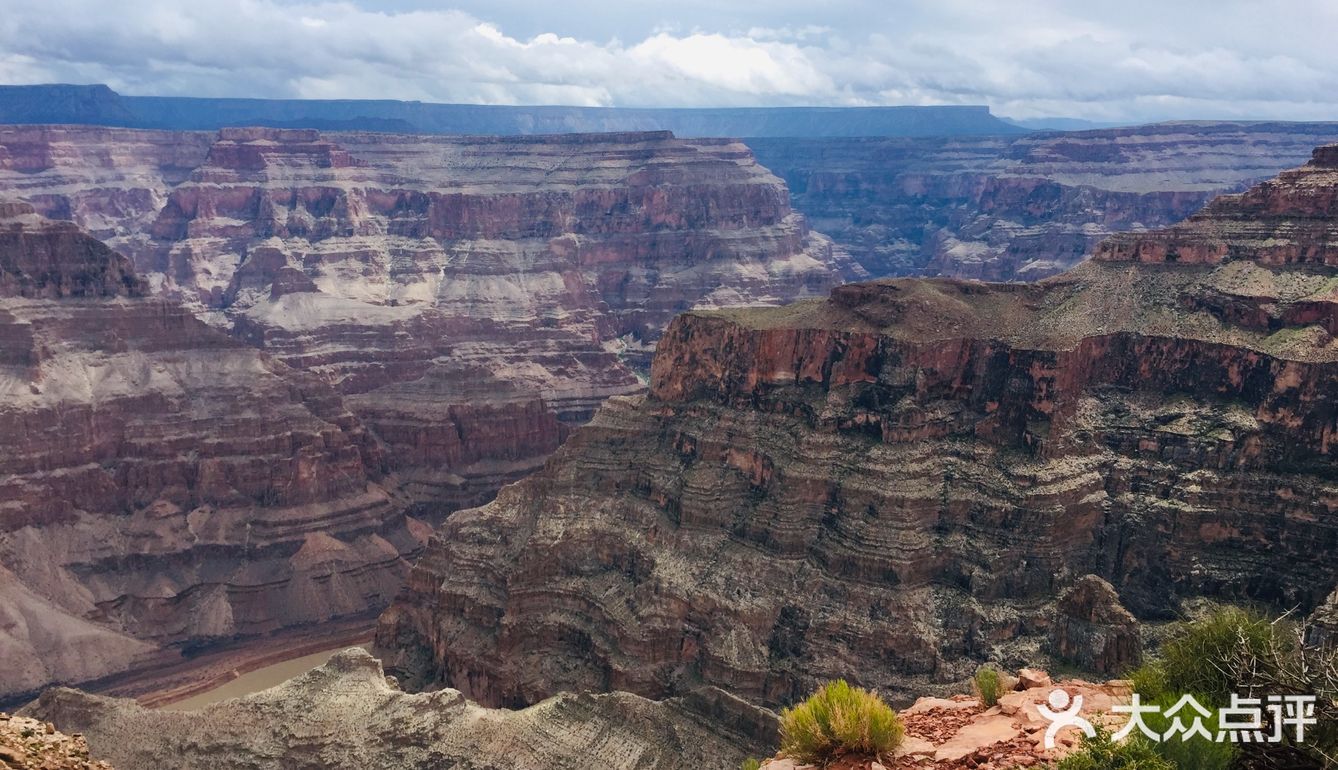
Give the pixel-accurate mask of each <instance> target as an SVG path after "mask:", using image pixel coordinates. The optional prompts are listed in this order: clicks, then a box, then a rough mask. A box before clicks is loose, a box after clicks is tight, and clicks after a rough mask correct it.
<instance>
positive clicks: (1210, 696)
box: [1130, 608, 1276, 706]
mask: <svg viewBox="0 0 1338 770" xmlns="http://www.w3.org/2000/svg"><path fill="white" fill-rule="evenodd" d="M1275 642H1276V638H1275V631H1274V627H1273V624H1272V623H1270V622H1269V621H1268V620H1267V619H1265V618H1263V617H1262V616H1260V615H1256V614H1254V613H1252V612H1247V611H1245V610H1241V609H1236V608H1225V609H1220V610H1217V611H1216V612H1213V613H1212V614H1210V615H1208V616H1206V617H1203V618H1199V619H1197V620H1193V621H1190V622H1188V623H1183V624H1181V625H1180V627H1179V628H1178V629H1176V630H1175V631H1174V632H1173V633H1172V634H1171V637H1170V638H1169V639H1167V640H1166V642H1165V643H1163V644H1162V647H1161V650H1160V652H1159V654H1158V656H1157V659H1156V660H1154V661H1152V662H1151V663H1148V664H1146V665H1144V666H1143V667H1141V668H1139V669H1138V670H1137V671H1134V672H1133V674H1131V675H1130V679H1132V680H1133V683H1134V690H1135V691H1136V692H1138V693H1140V694H1141V695H1142V696H1143V698H1144V699H1145V700H1153V699H1159V698H1163V697H1167V696H1170V697H1171V698H1172V702H1174V700H1176V699H1178V698H1179V697H1180V696H1181V695H1193V696H1194V697H1196V698H1198V699H1199V700H1200V701H1202V702H1203V703H1204V705H1207V706H1225V705H1227V703H1229V702H1230V698H1231V693H1233V692H1238V691H1239V688H1240V685H1241V682H1240V681H1239V680H1238V678H1237V676H1236V675H1235V673H1234V672H1233V671H1232V670H1231V669H1232V666H1231V661H1232V660H1234V659H1236V658H1237V657H1238V656H1239V655H1241V654H1245V655H1248V656H1251V657H1256V656H1260V655H1263V654H1264V652H1265V651H1266V650H1268V649H1269V648H1270V647H1271V646H1272V645H1273V644H1274V643H1275Z"/></svg>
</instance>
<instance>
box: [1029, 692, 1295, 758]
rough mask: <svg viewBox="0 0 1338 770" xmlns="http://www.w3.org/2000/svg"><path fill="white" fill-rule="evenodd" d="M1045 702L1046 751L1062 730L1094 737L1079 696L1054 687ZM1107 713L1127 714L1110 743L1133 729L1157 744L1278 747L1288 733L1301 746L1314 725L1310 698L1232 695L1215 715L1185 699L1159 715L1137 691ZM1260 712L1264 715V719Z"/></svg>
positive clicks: (1042, 710) (1158, 709) (1041, 709)
mask: <svg viewBox="0 0 1338 770" xmlns="http://www.w3.org/2000/svg"><path fill="white" fill-rule="evenodd" d="M1046 700H1047V703H1048V704H1049V708H1047V707H1046V706H1045V705H1039V706H1037V707H1036V710H1037V711H1039V712H1040V714H1041V716H1043V717H1045V718H1046V719H1047V720H1049V722H1050V726H1049V727H1048V728H1046V731H1045V747H1046V748H1047V749H1053V748H1054V747H1055V738H1056V737H1057V736H1058V734H1059V731H1060V730H1062V729H1064V728H1065V727H1073V728H1076V729H1078V730H1080V731H1081V732H1082V733H1083V734H1084V735H1086V736H1087V737H1088V738H1092V737H1095V735H1096V727H1095V726H1094V725H1093V724H1092V723H1091V721H1089V720H1088V719H1087V718H1085V717H1083V716H1082V707H1083V697H1082V696H1081V695H1072V696H1071V695H1069V694H1068V693H1067V692H1065V691H1064V690H1059V689H1057V690H1053V691H1051V693H1050V695H1049V697H1048V698H1047V699H1046ZM1110 711H1111V713H1112V714H1128V715H1129V720H1128V721H1127V722H1125V724H1124V726H1123V727H1121V728H1120V729H1119V730H1118V731H1116V732H1115V733H1114V734H1112V735H1111V740H1113V741H1120V740H1124V739H1125V738H1126V737H1128V736H1130V735H1132V734H1133V733H1134V732H1135V731H1137V732H1138V733H1139V734H1141V735H1143V736H1144V737H1146V738H1149V739H1151V740H1153V741H1158V742H1160V741H1169V740H1174V739H1175V738H1177V737H1179V739H1180V740H1182V741H1187V740H1189V739H1190V738H1195V737H1197V738H1202V739H1203V740H1206V741H1212V742H1215V743H1222V742H1224V741H1230V742H1231V743H1281V742H1282V741H1283V740H1285V739H1286V737H1287V735H1288V732H1289V731H1290V734H1291V736H1292V739H1293V740H1295V742H1296V743H1304V742H1305V729H1306V727H1309V726H1311V725H1314V724H1316V723H1317V720H1316V718H1315V696H1314V695H1270V696H1268V697H1267V698H1242V697H1240V696H1239V695H1235V694H1233V695H1232V696H1231V704H1230V705H1229V706H1226V707H1223V708H1220V709H1217V710H1216V711H1214V710H1213V709H1209V708H1207V707H1205V706H1204V705H1203V704H1201V703H1199V701H1198V700H1197V699H1196V698H1195V697H1194V696H1192V695H1184V696H1181V698H1180V700H1178V701H1176V702H1175V703H1174V704H1172V705H1171V706H1170V707H1168V708H1167V709H1165V710H1164V711H1163V710H1162V707H1161V706H1159V705H1157V704H1145V703H1143V702H1142V698H1141V697H1140V696H1139V695H1138V693H1134V694H1133V695H1132V696H1131V697H1130V700H1129V703H1128V704H1127V705H1125V704H1116V705H1115V706H1112V707H1111V709H1110ZM1153 714H1160V715H1161V716H1162V717H1164V718H1165V719H1167V720H1169V726H1168V727H1167V728H1166V730H1165V731H1163V732H1157V731H1156V730H1154V729H1152V728H1151V727H1150V726H1149V725H1148V723H1147V721H1146V717H1148V716H1150V715H1153ZM1265 714H1267V715H1268V719H1267V720H1265ZM1214 717H1216V719H1214ZM1204 720H1208V721H1209V722H1215V725H1214V726H1213V727H1212V728H1210V727H1208V726H1207V725H1206V724H1205V723H1204Z"/></svg>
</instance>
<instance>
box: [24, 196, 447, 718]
mask: <svg viewBox="0 0 1338 770" xmlns="http://www.w3.org/2000/svg"><path fill="white" fill-rule="evenodd" d="M0 214H4V215H5V216H3V217H0V393H2V394H3V399H0V658H3V660H4V666H3V670H0V698H12V697H14V696H17V695H19V694H21V693H25V692H29V691H33V690H36V689H37V688H40V687H42V686H44V685H46V684H48V683H50V682H81V681H87V680H90V679H96V678H98V677H102V676H106V675H108V674H112V673H115V672H118V671H122V670H125V669H127V668H130V667H132V666H135V665H137V664H139V663H142V662H145V661H148V660H152V659H157V658H158V655H159V653H160V652H161V650H162V648H163V647H164V646H166V645H177V644H181V643H188V644H191V645H200V644H205V643H209V642H211V641H215V640H220V639H231V638H234V637H237V636H244V635H253V634H260V633H267V632H270V631H274V630H276V629H279V628H283V627H287V626H293V625H301V624H306V623H315V622H321V621H326V620H330V619H332V618H338V617H349V616H355V615H359V614H363V615H366V614H367V613H369V612H371V611H374V610H375V609H376V608H377V607H378V606H380V605H383V604H384V603H385V602H387V601H388V600H389V599H390V597H391V596H392V595H393V593H394V591H395V590H396V589H397V587H398V585H399V583H400V581H401V580H402V578H403V576H404V574H405V573H406V571H407V568H408V563H407V561H406V560H405V557H406V556H407V555H410V554H413V553H415V552H417V550H418V549H419V548H420V547H421V544H422V541H423V540H425V537H426V533H427V531H428V528H427V526H426V525H424V524H420V523H417V522H415V521H414V520H412V519H409V518H407V517H406V516H405V513H404V511H405V503H404V502H403V501H402V500H398V499H396V497H395V496H394V494H392V492H393V490H394V489H395V486H394V485H393V484H391V483H388V481H389V480H390V477H388V475H387V473H386V470H385V465H386V462H385V459H384V456H383V452H382V449H381V446H380V445H379V444H378V443H377V442H376V441H375V440H374V439H373V438H372V437H371V436H370V434H369V433H368V432H367V430H366V429H365V428H364V427H363V425H362V423H360V422H359V420H358V419H357V417H356V416H354V415H353V413H351V412H350V411H349V410H348V409H347V407H346V406H345V405H344V403H343V401H342V400H341V398H340V396H339V394H338V393H336V392H335V391H334V390H333V389H332V388H331V387H330V385H329V384H328V383H327V382H325V381H324V380H323V379H322V378H320V377H318V376H317V375H315V374H313V373H310V372H302V371H297V370H293V369H291V368H290V367H288V366H286V365H285V364H283V363H281V362H279V361H277V360H275V359H274V358H272V357H271V356H269V355H267V354H265V353H262V352H260V351H257V350H255V349H254V348H251V347H249V346H247V345H245V344H243V343H241V342H238V341H237V340H235V339H233V338H231V337H229V336H228V335H226V334H224V333H223V332H221V331H218V330H217V329H214V328H211V327H210V326H208V325H206V324H205V323H203V322H202V321H200V320H199V319H198V318H196V317H195V316H194V315H193V314H192V313H191V312H190V311H189V310H188V309H187V308H185V307H184V306H182V305H181V304H180V303H177V302H175V301H172V300H165V299H161V298H156V297H150V296H146V287H145V285H144V282H143V281H141V280H140V279H139V278H137V277H136V276H135V275H134V272H133V271H132V270H131V268H130V264H129V261H128V260H127V259H126V258H125V257H123V256H121V255H120V254H118V253H116V252H114V251H112V250H110V249H109V248H107V247H106V246H105V245H103V244H102V243H101V242H99V241H97V240H96V239H94V238H92V237H90V236H88V235H87V234H84V233H82V232H80V231H79V230H78V228H77V227H76V226H75V225H73V224H71V223H69V222H51V221H49V220H45V219H43V218H41V217H40V216H37V215H36V214H35V213H33V211H32V210H31V208H28V207H26V206H23V205H12V204H11V205H7V206H5V207H4V208H3V210H0Z"/></svg>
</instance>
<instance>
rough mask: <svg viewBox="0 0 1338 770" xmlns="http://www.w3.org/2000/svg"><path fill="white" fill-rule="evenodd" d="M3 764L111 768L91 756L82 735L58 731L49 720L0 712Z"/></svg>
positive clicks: (17, 769) (47, 769)
mask: <svg viewBox="0 0 1338 770" xmlns="http://www.w3.org/2000/svg"><path fill="white" fill-rule="evenodd" d="M0 763H3V765H0V766H3V767H5V768H9V769H11V770H112V766H111V765H109V764H107V763H106V762H103V761H101V760H94V759H90V758H89V756H88V742H87V741H85V740H84V738H83V736H69V735H65V734H64V733H60V732H57V731H56V729H55V727H53V726H52V725H51V723H50V722H39V721H38V720H36V719H32V718H29V717H18V716H10V715H9V714H4V713H0Z"/></svg>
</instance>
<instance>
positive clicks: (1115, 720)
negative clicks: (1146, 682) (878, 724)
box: [762, 672, 1131, 770]
mask: <svg viewBox="0 0 1338 770" xmlns="http://www.w3.org/2000/svg"><path fill="white" fill-rule="evenodd" d="M1037 673H1041V674H1044V672H1037ZM1019 679H1020V681H1021V682H1023V683H1025V682H1026V681H1027V677H1025V676H1023V677H1020V678H1019ZM1041 681H1043V683H1042V684H1036V685H1035V686H1031V687H1028V686H1025V684H1019V685H1018V689H1017V690H1016V691H1014V692H1008V693H1005V694H1004V695H1003V696H1002V697H1000V698H999V702H998V704H997V705H995V706H990V707H986V706H985V705H984V704H982V703H981V702H980V701H979V700H977V699H975V698H971V697H968V696H965V695H954V696H953V697H951V698H935V697H925V698H919V699H917V700H916V701H915V703H913V704H911V705H910V706H909V707H908V708H905V709H903V710H902V711H901V712H900V713H899V714H898V715H897V716H898V717H899V718H900V720H901V723H902V724H903V725H904V726H905V728H906V734H905V737H904V738H903V740H902V742H901V745H900V746H899V747H897V749H896V750H895V751H894V752H893V753H892V754H891V755H890V756H884V757H882V758H874V757H861V756H857V755H846V756H844V757H842V758H841V759H840V760H838V762H837V763H836V764H835V765H833V767H837V768H840V769H841V770H912V768H923V769H924V770H974V769H975V768H999V769H1000V770H1016V769H1017V768H1023V767H1051V766H1052V763H1053V762H1054V761H1055V760H1058V759H1062V758H1063V757H1065V756H1067V755H1068V754H1070V753H1072V751H1073V749H1074V747H1075V746H1077V745H1078V744H1079V742H1080V741H1081V739H1082V732H1081V731H1080V730H1079V729H1078V728H1076V727H1072V726H1069V727H1065V728H1063V729H1061V730H1058V731H1056V733H1055V735H1054V746H1053V748H1046V745H1045V733H1046V731H1047V730H1048V729H1049V727H1050V721H1049V720H1048V719H1046V718H1045V717H1044V716H1043V715H1042V714H1041V712H1040V708H1049V707H1050V706H1049V704H1048V703H1047V701H1048V700H1049V698H1050V695H1051V694H1052V693H1054V692H1055V691H1056V690H1063V691H1064V693H1065V695H1067V696H1068V698H1069V702H1070V703H1079V704H1081V707H1080V708H1079V710H1078V713H1079V715H1081V716H1082V718H1084V719H1086V720H1088V721H1089V722H1091V723H1092V724H1094V725H1101V726H1103V727H1105V728H1106V729H1107V730H1109V731H1111V732H1115V731H1116V730H1118V729H1120V728H1121V727H1123V726H1124V724H1125V722H1126V721H1127V717H1124V716H1122V715H1119V714H1113V713H1111V709H1112V708H1114V707H1115V706H1116V705H1127V704H1128V703H1129V700H1130V699H1129V695H1130V694H1131V690H1130V686H1129V683H1128V682H1126V681H1120V680H1114V681H1109V682H1106V683H1104V684H1100V683H1094V682H1087V681H1084V680H1081V679H1065V680H1062V681H1059V682H1056V683H1051V681H1050V677H1049V676H1048V675H1045V676H1044V677H1043V679H1042V680H1041ZM762 768H764V770H816V768H814V767H813V766H811V765H804V764H800V763H798V762H795V761H794V760H792V759H788V758H786V757H785V756H784V754H780V755H777V757H775V758H773V759H769V760H767V761H766V762H763V763H762Z"/></svg>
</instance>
